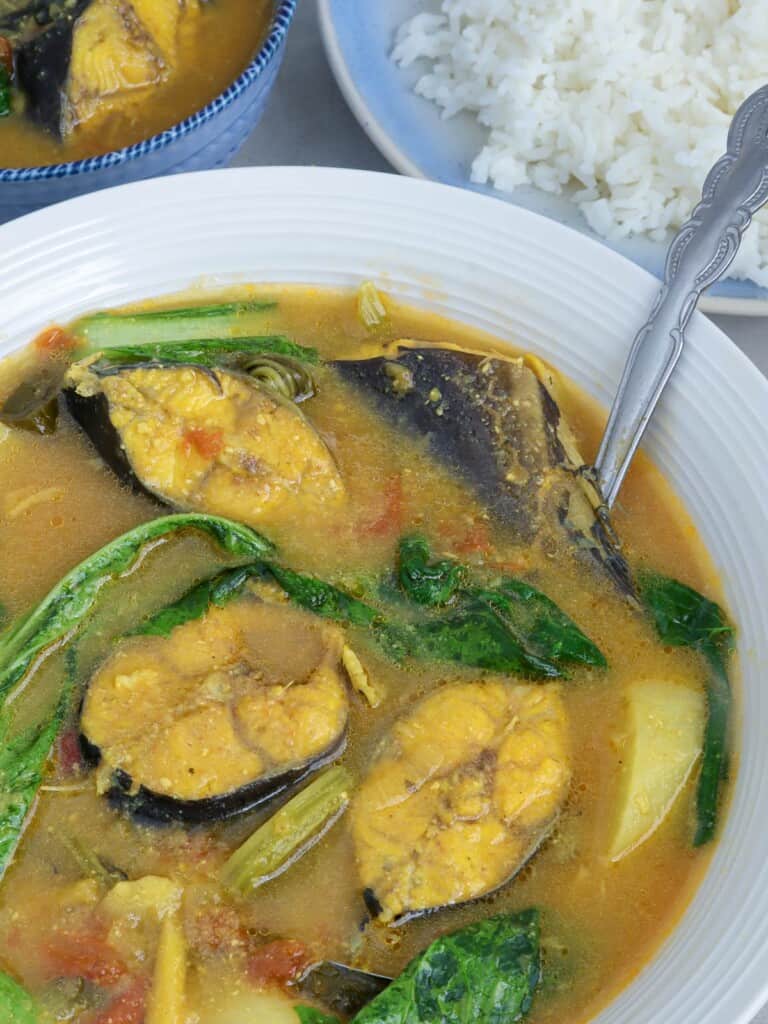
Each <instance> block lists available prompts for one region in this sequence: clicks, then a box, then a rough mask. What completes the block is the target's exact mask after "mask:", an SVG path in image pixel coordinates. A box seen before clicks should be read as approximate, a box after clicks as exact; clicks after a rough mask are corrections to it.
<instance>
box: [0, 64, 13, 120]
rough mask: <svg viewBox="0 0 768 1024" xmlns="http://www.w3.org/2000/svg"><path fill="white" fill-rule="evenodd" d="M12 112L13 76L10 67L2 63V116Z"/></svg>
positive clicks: (0, 111) (0, 98) (0, 102)
mask: <svg viewBox="0 0 768 1024" xmlns="http://www.w3.org/2000/svg"><path fill="white" fill-rule="evenodd" d="M10 113H11V76H10V75H9V74H8V69H7V68H6V67H4V66H3V65H2V64H0V117H8V115H9V114H10Z"/></svg>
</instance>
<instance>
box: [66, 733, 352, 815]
mask: <svg viewBox="0 0 768 1024" xmlns="http://www.w3.org/2000/svg"><path fill="white" fill-rule="evenodd" d="M79 739H80V750H81V753H82V755H83V760H84V761H85V763H86V764H88V765H90V766H92V767H96V766H97V765H99V764H100V763H101V751H100V750H99V748H98V747H97V746H96V744H95V743H91V741H90V740H89V739H88V737H87V736H85V735H83V734H82V733H81V734H80V738H79ZM346 742H347V735H346V732H345V733H344V734H343V735H342V737H341V738H340V740H339V741H338V743H334V745H333V747H332V748H331V749H329V750H327V751H326V752H325V753H324V754H321V755H319V756H318V757H317V758H315V759H314V760H313V761H312V762H311V763H310V764H305V765H301V766H300V767H298V768H293V769H290V770H289V771H285V772H282V773H281V774H280V775H276V776H273V777H272V778H268V779H262V780H257V781H255V782H251V783H247V784H246V785H244V786H241V787H240V788H239V789H235V790H232V791H231V792H229V793H223V794H222V795H221V796H213V797H206V798H204V799H201V800H181V799H176V798H175V797H172V796H166V795H164V794H161V793H155V792H153V791H152V790H150V789H146V788H145V787H144V786H139V787H138V789H136V787H134V785H133V780H132V779H131V777H130V775H128V774H127V773H126V772H124V771H123V770H122V769H117V770H116V771H114V772H113V773H112V778H111V785H110V788H109V789H108V791H107V797H108V799H109V801H110V803H111V804H112V805H113V806H114V807H115V808H116V809H117V810H120V811H124V812H126V813H127V814H129V815H130V816H131V817H132V818H134V819H135V820H136V821H138V822H140V823H143V824H147V825H169V824H172V823H173V822H180V823H181V824H184V825H210V824H212V823H213V822H216V821H225V820H227V819H228V818H234V817H237V816H238V815H241V814H246V813H249V812H251V811H254V810H256V809H258V808H261V809H263V810H265V811H267V810H268V809H270V806H271V804H272V803H273V802H274V801H275V800H283V799H287V798H288V797H289V796H290V795H291V794H292V793H293V792H294V790H295V789H297V787H298V786H300V785H301V783H303V782H305V781H306V780H307V779H308V778H310V777H311V776H312V775H314V774H315V772H316V771H318V770H319V769H320V768H322V767H323V766H324V765H326V764H329V763H330V762H331V761H333V760H335V759H336V758H337V757H339V756H340V755H341V754H342V753H343V751H344V748H345V746H346Z"/></svg>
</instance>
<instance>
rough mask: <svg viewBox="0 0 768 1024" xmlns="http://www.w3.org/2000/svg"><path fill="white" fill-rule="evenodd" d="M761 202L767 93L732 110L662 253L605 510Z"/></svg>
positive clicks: (628, 383) (611, 430)
mask: <svg viewBox="0 0 768 1024" xmlns="http://www.w3.org/2000/svg"><path fill="white" fill-rule="evenodd" d="M766 200H768V85H766V86H763V87H762V88H761V89H758V91H757V92H756V93H753V94H752V96H750V97H749V99H747V100H745V102H744V103H743V104H742V105H741V107H739V109H738V111H737V112H736V116H735V117H734V119H733V121H732V123H731V127H730V130H729V132H728V149H727V151H726V153H725V155H724V156H723V157H721V159H720V160H718V161H717V163H716V164H715V166H714V167H713V168H712V170H711V171H710V172H709V174H708V175H707V180H706V181H705V183H704V188H703V190H702V198H701V202H700V203H699V204H698V206H697V207H696V209H695V210H694V211H693V214H692V216H691V219H690V220H689V221H688V222H687V223H686V224H684V225H683V227H682V228H681V229H680V231H679V232H678V233H677V235H676V236H675V238H674V240H673V241H672V244H671V246H670V248H669V252H668V253H667V263H666V269H665V272H664V284H663V285H662V287H661V291H660V292H659V295H658V298H657V299H656V302H655V304H654V307H653V310H652V311H651V315H650V317H649V318H648V322H647V323H646V324H645V325H644V326H643V327H641V329H640V331H639V332H638V334H637V336H636V338H635V340H634V342H633V344H632V348H631V350H630V353H629V358H628V359H627V363H626V366H625V367H624V373H623V374H622V378H621V383H620V384H619V390H618V392H617V394H616V398H615V399H614V402H613V407H612V409H611V414H610V416H609V418H608V424H607V426H606V428H605V434H604V435H603V440H602V443H601V445H600V451H599V452H598V455H597V460H596V461H595V467H594V469H595V477H596V480H597V484H598V486H599V488H600V493H601V495H602V498H603V501H604V503H605V506H607V508H610V507H611V506H612V505H613V503H614V501H615V500H616V495H617V494H618V491H619V488H620V487H621V484H622V481H623V479H624V476H625V474H626V472H627V469H628V468H629V463H630V461H631V460H632V456H633V455H634V454H635V451H636V449H637V446H638V445H639V444H640V439H641V438H642V436H643V433H644V431H645V428H646V426H647V425H648V420H649V419H650V418H651V413H652V412H653V410H654V409H655V407H656V403H657V402H658V400H659V397H660V395H661V393H662V391H663V390H664V387H665V385H666V383H667V381H668V380H669V378H670V376H671V374H672V371H673V370H674V368H675V365H676V363H677V361H678V359H679V358H680V354H681V353H682V350H683V342H684V340H685V328H686V326H687V324H688V321H689V320H690V318H691V315H692V313H693V311H694V309H695V308H696V303H697V302H698V301H699V296H700V295H701V293H702V292H703V291H704V289H705V288H708V287H709V286H710V285H711V284H714V283H715V281H717V280H718V279H719V278H720V277H722V275H723V274H724V273H725V271H726V270H727V269H728V267H729V266H730V264H731V261H732V260H733V258H734V256H735V255H736V253H737V251H738V248H739V245H740V243H741V238H742V235H743V234H744V232H745V231H746V229H747V228H748V227H749V224H750V221H751V220H752V216H753V214H755V213H756V212H757V211H758V210H759V209H760V207H761V206H762V205H763V204H764V203H765V202H766Z"/></svg>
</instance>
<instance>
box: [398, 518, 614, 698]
mask: <svg viewBox="0 0 768 1024" xmlns="http://www.w3.org/2000/svg"><path fill="white" fill-rule="evenodd" d="M470 575H471V574H470V572H469V570H468V569H467V568H466V567H464V566H462V565H460V564H459V563H458V562H456V561H455V560H454V559H448V558H446V559H440V560H436V561H430V553H429V546H428V544H427V542H426V541H425V540H424V539H423V538H422V537H405V538H403V540H402V541H401V542H400V549H399V564H398V581H399V583H400V586H401V588H402V590H403V593H404V594H405V596H406V597H407V598H408V600H410V601H411V602H413V603H414V604H417V605H422V606H426V607H430V608H439V607H443V606H446V605H449V604H450V605H451V607H452V609H455V610H452V611H451V612H450V613H449V614H448V615H447V616H446V615H445V614H443V615H440V616H433V617H428V618H426V619H424V620H423V621H421V622H415V623H413V624H412V626H411V630H410V632H411V643H410V646H411V653H414V654H417V653H419V652H421V654H422V656H432V657H434V658H441V659H443V660H446V661H455V662H460V663H462V664H465V665H473V666H477V667H479V668H486V669H490V670H493V671H498V672H516V673H522V674H524V675H532V676H539V677H544V678H553V677H556V676H560V675H562V674H563V669H562V666H563V665H568V664H582V665H589V666H595V667H599V668H604V667H605V664H606V661H605V658H604V657H603V655H602V653H601V652H600V650H599V649H598V648H597V647H596V646H595V644H593V643H592V641H591V640H590V639H589V638H588V637H586V636H585V635H584V634H583V633H582V632H581V630H580V629H579V628H578V626H577V625H576V624H575V622H573V620H572V619H570V618H569V617H568V616H567V615H566V614H565V612H563V611H561V610H560V609H559V608H558V607H557V605H556V604H555V603H554V601H552V600H550V598H548V597H547V596H546V595H545V594H542V593H541V591H540V590H537V589H536V588H535V587H533V586H531V584H530V583H525V582H523V581H522V580H516V579H511V578H506V579H503V580H502V581H501V583H500V584H498V585H497V586H495V587H488V586H486V587H480V586H476V585H473V584H472V583H471V579H470Z"/></svg>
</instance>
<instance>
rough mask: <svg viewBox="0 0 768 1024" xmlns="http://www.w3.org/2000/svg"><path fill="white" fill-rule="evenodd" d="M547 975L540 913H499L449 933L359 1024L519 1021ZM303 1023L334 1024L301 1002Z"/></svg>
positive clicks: (374, 1002)
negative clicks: (541, 952) (540, 938)
mask: <svg viewBox="0 0 768 1024" xmlns="http://www.w3.org/2000/svg"><path fill="white" fill-rule="evenodd" d="M540 977H541V954H540V949H539V914H538V911H537V910H524V911H522V912H521V913H518V914H498V915H496V916H495V917H489V918H486V919H485V920H484V921H478V922H477V923H476V924H471V925H468V926H467V927H466V928H461V929H460V930H459V931H457V932H454V933H453V934H452V935H444V936H443V937H442V938H440V939H437V940H436V941H435V942H433V943H432V945H431V946H428V947H427V949H425V950H424V952H423V953H421V954H420V955H419V956H417V957H416V958H415V959H414V960H412V961H411V963H410V964H409V965H408V966H407V967H406V969H405V970H404V971H403V973H402V974H401V975H400V977H399V978H396V979H395V980H394V981H393V982H392V984H391V985H388V986H387V988H385V989H384V991H383V992H382V993H381V994H380V995H378V996H376V997H375V998H374V999H373V1000H371V1002H370V1003H368V1005H367V1006H365V1007H364V1008H363V1009H362V1010H361V1011H360V1012H359V1013H358V1014H356V1015H355V1017H353V1018H352V1024H514V1022H515V1021H519V1020H521V1019H522V1018H523V1017H524V1016H525V1014H526V1013H527V1012H528V1011H529V1010H530V1008H531V1003H532V1001H533V995H534V992H535V990H536V986H537V985H538V983H539V979H540ZM296 1013H297V1015H298V1017H299V1020H300V1021H301V1022H302V1024H327V1021H328V1020H331V1021H333V1020H334V1018H332V1017H331V1018H328V1017H325V1016H324V1015H322V1014H319V1013H318V1011H317V1010H312V1009H311V1008H310V1007H296Z"/></svg>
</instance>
